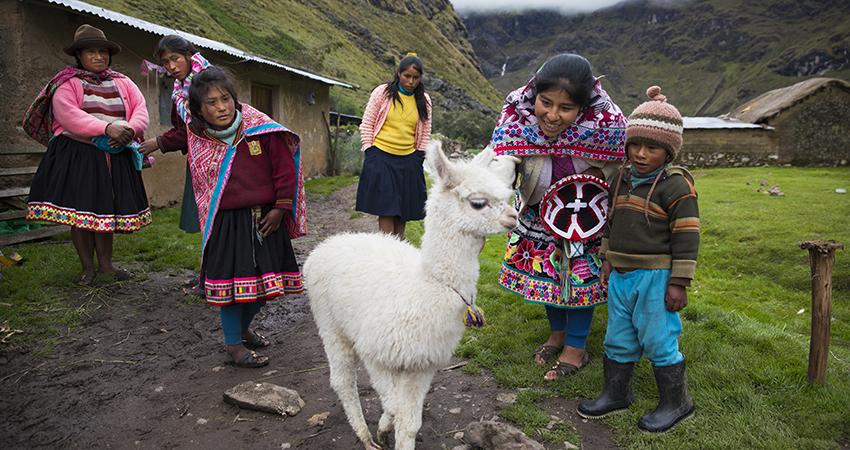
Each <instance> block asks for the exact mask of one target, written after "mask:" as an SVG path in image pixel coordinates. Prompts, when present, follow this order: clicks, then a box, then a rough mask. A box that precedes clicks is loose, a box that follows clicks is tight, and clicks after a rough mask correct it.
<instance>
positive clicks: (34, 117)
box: [23, 25, 151, 285]
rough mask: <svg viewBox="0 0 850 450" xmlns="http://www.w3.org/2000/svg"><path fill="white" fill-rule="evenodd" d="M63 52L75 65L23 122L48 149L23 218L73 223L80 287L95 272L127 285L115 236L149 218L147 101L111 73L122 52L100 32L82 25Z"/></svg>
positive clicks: (49, 87) (47, 90) (127, 81)
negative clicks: (144, 148) (141, 146)
mask: <svg viewBox="0 0 850 450" xmlns="http://www.w3.org/2000/svg"><path fill="white" fill-rule="evenodd" d="M64 51H65V53H66V54H67V55H69V56H73V57H74V58H75V59H76V61H77V66H76V67H66V68H64V69H63V70H62V71H60V72H59V73H58V74H57V75H56V76H54V77H53V79H52V80H51V81H50V82H49V83H48V84H47V85H46V86H45V87H44V89H42V91H41V92H40V93H39V95H38V97H37V98H36V100H35V101H34V102H33V104H32V106H30V108H29V110H28V111H27V114H26V117H25V118H24V124H23V126H24V129H25V130H26V132H27V134H29V135H30V136H31V137H33V138H34V139H35V140H37V141H38V142H40V143H42V144H44V145H46V146H47V153H46V154H45V155H44V158H42V161H41V164H40V165H39V167H38V171H37V172H36V174H35V177H34V178H33V182H32V187H31V188H30V197H29V205H28V211H27V220H38V221H49V222H56V223H60V224H64V225H70V226H71V240H72V241H73V243H74V248H75V249H76V250H77V255H78V256H79V258H80V264H81V266H82V270H83V273H82V276H81V277H80V283H81V284H84V285H90V284H92V282H93V281H94V278H95V275H96V273H97V272H100V273H105V274H109V275H111V276H112V277H114V278H115V279H118V280H126V279H128V278H130V277H131V274H130V273H129V272H127V271H126V270H123V269H119V268H116V267H114V266H113V265H112V235H113V233H132V232H134V231H137V230H139V229H140V228H142V227H144V226H146V225H148V224H149V223H150V221H151V213H150V208H149V207H148V199H147V195H146V194H145V187H144V184H143V183H142V177H141V172H140V171H141V168H142V161H143V156H142V155H141V153H139V151H138V141H139V140H140V139H139V138H140V137H141V136H142V134H143V133H144V131H145V129H146V128H147V126H148V112H147V107H146V106H145V99H144V97H143V96H142V93H141V92H140V91H139V88H138V87H136V85H135V84H134V83H133V82H132V81H130V79H129V78H127V77H126V76H124V75H122V74H120V73H118V72H115V71H114V70H112V69H110V68H109V66H110V64H111V63H112V55H114V54H116V53H118V52H119V51H121V47H120V46H119V45H118V44H116V43H114V42H112V41H110V40H108V39H106V35H104V33H103V31H101V30H99V29H97V28H95V27H93V26H91V25H81V26H80V27H79V28H78V29H77V31H76V33H75V34H74V41H73V43H71V45H69V46H68V47H66V48H65V49H64ZM95 252H96V253H97V264H98V268H97V272H96V271H95V267H94V255H93V253H95Z"/></svg>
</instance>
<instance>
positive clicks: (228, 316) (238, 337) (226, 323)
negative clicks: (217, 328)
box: [221, 301, 266, 345]
mask: <svg viewBox="0 0 850 450" xmlns="http://www.w3.org/2000/svg"><path fill="white" fill-rule="evenodd" d="M265 304H266V302H265V301H259V302H254V303H234V304H232V305H227V306H222V307H221V331H223V332H224V345H238V344H241V343H242V332H243V331H246V330H247V329H248V328H250V326H251V322H252V321H253V320H254V316H256V315H257V313H258V312H260V309H261V308H262V307H263V305H265Z"/></svg>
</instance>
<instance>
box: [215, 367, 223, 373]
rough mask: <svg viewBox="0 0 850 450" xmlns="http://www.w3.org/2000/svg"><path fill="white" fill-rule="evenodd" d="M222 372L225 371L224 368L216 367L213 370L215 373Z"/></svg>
mask: <svg viewBox="0 0 850 450" xmlns="http://www.w3.org/2000/svg"><path fill="white" fill-rule="evenodd" d="M222 370H224V367H223V366H215V367H213V368H212V371H213V372H220V371H222Z"/></svg>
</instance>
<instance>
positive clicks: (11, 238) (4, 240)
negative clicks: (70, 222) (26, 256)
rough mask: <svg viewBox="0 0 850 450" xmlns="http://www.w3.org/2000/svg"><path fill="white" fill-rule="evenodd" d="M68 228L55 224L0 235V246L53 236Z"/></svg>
mask: <svg viewBox="0 0 850 450" xmlns="http://www.w3.org/2000/svg"><path fill="white" fill-rule="evenodd" d="M68 230H70V228H69V227H66V226H65V225H56V226H49V227H44V228H38V229H36V230H30V231H27V232H25V233H19V234H12V235H8V236H0V247H5V246H7V245H12V244H20V243H21V242H27V241H32V240H35V239H42V238H46V237H50V236H55V235H57V234H59V233H62V232H65V231H68Z"/></svg>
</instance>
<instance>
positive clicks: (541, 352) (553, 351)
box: [532, 344, 564, 366]
mask: <svg viewBox="0 0 850 450" xmlns="http://www.w3.org/2000/svg"><path fill="white" fill-rule="evenodd" d="M563 349H564V347H563V346H560V347H556V346H554V345H546V344H543V345H541V346H540V347H537V350H535V351H534V353H533V354H532V357H534V356H540V357H541V358H542V359H543V362H542V363H538V362H537V358H534V363H535V364H537V365H538V366H542V365H543V364H546V363H548V362H549V361H552V359H553V358H555V357H556V356H558V355H560V354H561V351H562V350H563Z"/></svg>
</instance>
